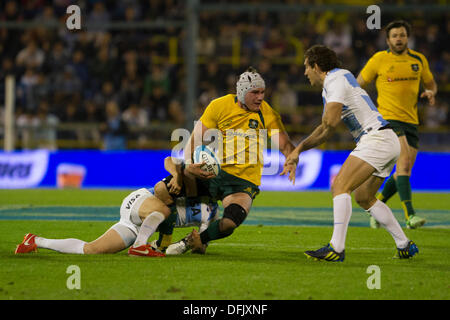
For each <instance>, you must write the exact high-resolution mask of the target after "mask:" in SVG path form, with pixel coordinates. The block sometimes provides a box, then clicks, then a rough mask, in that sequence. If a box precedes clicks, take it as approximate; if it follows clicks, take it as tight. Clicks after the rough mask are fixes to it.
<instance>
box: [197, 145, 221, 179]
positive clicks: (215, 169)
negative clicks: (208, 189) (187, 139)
mask: <svg viewBox="0 0 450 320" xmlns="http://www.w3.org/2000/svg"><path fill="white" fill-rule="evenodd" d="M202 162H204V163H205V164H204V165H203V166H201V169H202V170H204V171H206V172H209V173H214V174H215V175H216V176H217V175H218V174H219V172H220V163H219V160H218V159H217V157H216V155H215V154H214V152H213V151H212V150H211V149H210V148H208V147H207V146H204V145H201V146H198V147H197V148H195V150H194V163H202Z"/></svg>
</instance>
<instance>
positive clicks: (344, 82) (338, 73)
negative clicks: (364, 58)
mask: <svg viewBox="0 0 450 320" xmlns="http://www.w3.org/2000/svg"><path fill="white" fill-rule="evenodd" d="M322 99H323V103H324V108H325V105H326V104H327V103H329V102H338V103H342V104H343V107H342V115H341V119H342V121H343V122H344V123H345V125H346V126H347V127H348V129H349V130H350V132H351V134H352V136H353V138H354V139H355V141H356V142H357V143H358V141H359V139H360V138H361V137H362V136H363V135H364V134H367V133H369V132H370V131H372V130H374V131H375V130H378V129H379V128H380V127H383V126H385V125H387V124H388V122H387V121H386V120H384V119H383V117H382V116H381V114H380V113H379V112H378V110H377V108H376V106H375V104H374V103H373V102H372V99H370V97H369V95H368V94H367V92H366V91H365V90H364V89H362V88H361V87H360V86H359V84H358V82H357V81H356V79H355V77H354V76H353V74H352V73H351V72H350V71H348V70H345V69H339V68H335V69H333V70H330V71H329V72H328V73H327V75H326V77H325V80H324V82H323V90H322Z"/></svg>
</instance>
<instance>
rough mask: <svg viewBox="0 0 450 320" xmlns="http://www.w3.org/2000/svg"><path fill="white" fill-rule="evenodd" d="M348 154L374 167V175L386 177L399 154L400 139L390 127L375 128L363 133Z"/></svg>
mask: <svg viewBox="0 0 450 320" xmlns="http://www.w3.org/2000/svg"><path fill="white" fill-rule="evenodd" d="M350 155H352V156H355V157H358V158H360V159H361V160H364V161H365V162H367V163H368V164H370V165H371V166H372V167H374V168H375V172H374V174H373V175H374V176H377V177H380V178H386V177H388V176H389V175H390V173H391V171H392V169H393V168H394V165H395V163H396V162H397V159H398V157H399V156H400V141H399V140H398V137H397V135H396V134H395V132H394V131H393V130H392V129H385V130H376V131H373V132H370V133H369V134H366V135H363V136H362V137H361V139H360V140H359V142H358V144H357V145H356V148H355V149H354V150H353V151H352V152H351V153H350Z"/></svg>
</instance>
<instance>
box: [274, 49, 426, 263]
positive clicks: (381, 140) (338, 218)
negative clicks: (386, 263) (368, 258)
mask: <svg viewBox="0 0 450 320" xmlns="http://www.w3.org/2000/svg"><path fill="white" fill-rule="evenodd" d="M304 64H305V75H306V76H307V77H308V79H309V81H310V82H311V85H313V86H315V85H319V86H322V87H323V90H322V98H323V103H324V111H323V116H322V123H321V124H320V125H319V126H318V127H317V128H316V129H315V130H314V131H313V132H312V133H311V134H310V135H309V136H308V137H307V138H305V139H304V140H303V141H302V142H300V144H299V145H298V146H297V147H296V148H295V150H294V151H293V152H292V153H291V154H290V155H289V156H288V157H287V159H286V162H285V168H284V170H283V172H282V173H281V174H283V175H284V174H289V180H291V181H293V183H295V171H296V168H297V163H298V157H299V155H300V153H301V152H303V151H306V150H309V149H311V148H314V147H317V146H319V145H321V144H322V143H323V142H325V141H326V140H327V139H328V138H330V137H331V135H332V134H333V132H334V130H335V128H336V126H337V125H338V124H339V122H340V121H341V120H342V121H343V122H344V123H345V124H346V126H347V127H348V129H349V130H350V132H351V134H352V135H353V137H354V139H355V141H356V148H355V149H354V150H353V151H352V152H351V153H350V155H349V156H348V158H347V159H346V160H345V162H344V164H343V165H342V167H341V169H340V170H339V173H338V175H337V176H336V178H335V180H334V182H333V185H332V193H333V215H334V228H333V235H332V238H331V240H330V242H329V244H328V245H326V246H324V247H323V248H320V249H318V250H315V251H306V252H305V254H306V255H307V256H308V257H312V258H315V259H318V260H325V261H344V258H345V238H346V234H347V228H348V224H349V222H350V217H351V215H352V198H351V193H352V192H353V191H355V200H356V201H357V202H358V204H359V205H360V206H361V207H362V208H364V209H365V210H367V211H368V212H369V213H370V214H371V215H372V216H374V217H375V218H376V219H377V220H378V221H379V222H380V223H381V224H382V225H383V227H385V228H386V229H387V231H388V232H389V233H390V234H391V235H392V237H393V238H394V241H395V244H396V246H397V253H398V257H399V258H410V257H412V256H414V255H415V254H416V253H417V252H418V249H417V246H416V244H415V243H414V242H413V241H411V240H409V239H408V238H407V237H406V235H405V233H404V232H403V230H402V228H401V227H400V225H399V223H398V221H397V220H396V219H395V217H394V215H393V214H392V211H391V209H389V207H388V206H387V205H386V204H384V203H383V202H381V201H380V200H378V199H377V198H376V197H375V194H376V192H377V190H378V189H379V188H380V186H381V184H382V183H383V181H384V179H385V178H386V177H387V176H389V174H390V172H391V170H392V168H393V167H394V165H395V162H396V161H397V158H398V156H399V154H400V143H399V140H398V138H397V136H396V134H395V133H394V131H393V130H392V129H391V127H390V125H389V123H388V122H387V121H386V120H384V119H383V117H382V116H381V115H380V114H379V113H378V111H377V109H376V107H375V105H374V104H373V102H372V100H371V99H370V98H369V96H368V95H367V93H366V91H364V90H363V89H361V87H360V86H359V84H358V82H357V81H356V79H355V77H354V76H353V74H351V72H349V71H348V70H345V69H340V67H339V65H340V63H339V62H338V60H337V57H336V53H335V52H334V51H333V50H331V49H329V48H327V47H325V46H322V45H315V46H313V47H311V48H309V49H308V50H307V51H306V53H305V63H304Z"/></svg>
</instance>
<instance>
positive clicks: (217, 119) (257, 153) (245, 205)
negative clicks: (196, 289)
mask: <svg viewBox="0 0 450 320" xmlns="http://www.w3.org/2000/svg"><path fill="white" fill-rule="evenodd" d="M236 92H237V95H234V94H228V95H225V96H223V97H220V98H217V99H215V100H213V101H212V102H211V103H210V104H209V105H208V106H207V108H206V110H205V111H204V113H203V115H202V116H201V118H200V120H199V121H198V122H197V123H196V125H195V127H194V131H193V133H192V135H191V137H190V139H189V142H188V145H187V146H186V148H185V159H186V160H185V162H186V171H187V172H189V173H191V174H192V175H194V176H196V177H198V178H204V179H209V180H208V182H209V191H210V192H211V195H212V196H213V197H214V198H216V199H218V200H221V201H222V204H223V207H224V212H223V217H222V218H221V219H219V220H218V221H215V222H213V223H211V224H210V226H209V227H208V228H207V229H206V230H205V231H203V232H201V233H200V235H199V234H198V233H197V232H196V231H195V230H194V231H193V232H192V234H191V236H190V238H189V244H190V245H192V246H193V248H192V252H199V253H203V252H204V245H205V244H206V243H208V242H209V241H211V240H217V239H221V238H224V237H228V236H230V235H231V234H232V233H233V231H234V229H236V228H237V227H239V225H241V224H242V223H243V222H244V220H245V219H246V217H247V215H248V213H249V212H250V208H251V206H252V203H253V199H254V198H255V197H256V195H257V194H258V193H259V185H260V183H261V174H262V169H263V165H264V163H263V159H262V150H263V148H264V147H265V145H264V139H261V134H262V133H263V132H267V135H268V136H269V137H272V135H273V136H274V137H277V138H278V147H279V150H280V151H281V152H282V153H283V154H284V155H285V156H287V155H288V154H289V153H290V152H291V151H292V150H293V149H294V145H293V144H292V143H291V142H290V140H289V136H288V134H287V133H286V130H285V129H284V126H283V124H282V122H281V118H280V116H279V114H278V113H277V112H276V111H274V110H273V109H272V107H271V106H270V105H269V104H268V103H267V102H266V101H264V92H265V83H264V80H263V78H262V77H261V75H260V74H259V73H257V72H256V70H255V69H253V68H251V67H250V68H249V69H248V70H247V71H246V72H244V73H242V74H241V75H240V77H239V80H238V81H237V83H236ZM263 130H266V131H263ZM211 131H214V132H215V133H217V134H218V141H221V142H222V143H221V146H219V147H223V149H222V150H223V157H222V161H221V169H222V170H221V171H220V172H219V175H218V176H217V177H216V176H214V175H213V174H208V173H206V172H205V171H202V170H200V168H199V167H195V166H193V165H192V164H190V163H192V153H193V151H194V149H195V147H196V146H198V145H201V144H204V143H205V141H204V140H207V139H206V137H205V134H207V133H208V134H209V133H211ZM197 137H198V138H197ZM273 139H274V138H272V140H273ZM275 140H276V138H275Z"/></svg>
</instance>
